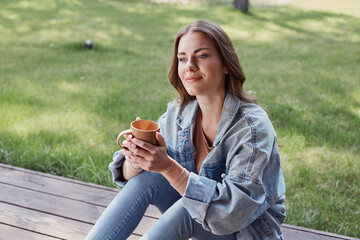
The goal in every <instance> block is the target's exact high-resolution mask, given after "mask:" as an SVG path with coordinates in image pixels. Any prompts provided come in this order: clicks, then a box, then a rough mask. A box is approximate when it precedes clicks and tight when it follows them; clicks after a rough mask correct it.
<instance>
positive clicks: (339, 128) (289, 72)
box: [0, 0, 360, 237]
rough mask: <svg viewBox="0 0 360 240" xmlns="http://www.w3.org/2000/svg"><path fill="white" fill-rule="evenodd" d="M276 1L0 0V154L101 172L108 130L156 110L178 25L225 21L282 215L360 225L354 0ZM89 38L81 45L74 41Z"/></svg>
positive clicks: (109, 142)
mask: <svg viewBox="0 0 360 240" xmlns="http://www.w3.org/2000/svg"><path fill="white" fill-rule="evenodd" d="M313 2H314V1H306V0H293V2H292V3H291V4H290V5H287V6H281V7H252V8H251V9H250V12H249V13H248V14H243V13H241V12H238V11H235V10H233V9H232V8H231V5H230V4H227V5H226V4H221V5H216V4H215V5H208V6H206V5H202V6H196V5H192V6H173V5H171V6H170V5H161V4H160V5H159V4H153V3H150V2H149V1H140V0H138V1H125V0H117V1H110V0H109V1H100V0H87V1H80V0H74V1H70V0H67V1H55V0H41V1H38V2H37V3H35V2H34V1H14V0H2V1H1V3H0V149H1V152H0V162H2V163H7V164H11V165H14V166H21V167H25V168H29V169H34V170H38V171H43V172H48V173H52V174H56V175H61V176H65V177H70V178H75V179H80V180H83V181H89V182H94V183H98V184H103V185H108V186H114V185H113V183H112V182H111V177H110V173H109V171H108V169H107V165H108V163H109V161H111V158H112V154H113V152H114V151H116V150H117V149H118V147H117V145H116V142H115V138H116V135H117V133H118V132H120V131H121V130H123V129H126V128H128V126H129V122H130V121H132V120H134V119H135V118H136V117H137V116H140V117H142V118H144V119H152V120H156V119H157V118H158V117H159V116H160V115H161V114H162V113H163V112H164V111H165V110H166V104H167V102H168V101H170V100H172V99H174V98H175V97H176V96H177V95H176V93H175V91H174V90H173V89H172V87H171V85H170V83H169V82H168V80H167V68H168V66H169V59H170V56H171V48H172V44H173V39H174V36H175V34H176V33H177V31H178V29H179V28H180V27H181V26H182V25H184V24H187V23H190V22H191V21H193V20H195V19H199V18H206V19H209V20H212V21H215V22H217V23H218V24H219V25H221V26H222V27H223V28H224V29H225V31H227V32H228V34H229V35H230V37H231V39H232V40H233V42H234V45H235V48H236V50H237V52H238V54H239V57H240V61H241V63H242V65H243V68H244V71H245V73H246V75H247V81H246V84H245V88H246V90H248V91H251V92H252V93H254V94H256V96H257V97H258V98H259V100H260V104H261V105H262V106H263V107H264V108H265V109H266V111H267V112H268V114H269V116H270V118H271V120H272V122H273V124H274V127H275V129H276V131H277V134H278V139H279V143H280V144H281V145H283V147H282V148H281V150H280V151H281V156H282V167H283V171H284V175H285V180H286V186H287V195H286V206H287V219H286V223H288V224H294V225H298V226H304V227H309V228H314V229H319V230H323V231H329V232H333V233H338V234H344V235H348V236H353V237H360V225H359V219H360V178H359V172H360V161H359V160H360V148H359V145H360V79H359V76H360V67H359V66H360V24H359V23H360V11H359V9H360V5H359V3H358V2H356V0H344V1H341V4H340V3H339V1H335V0H331V1H325V0H318V1H316V3H313ZM87 39H91V40H92V41H93V44H94V48H93V49H92V50H87V49H84V47H83V46H84V42H85V40H87Z"/></svg>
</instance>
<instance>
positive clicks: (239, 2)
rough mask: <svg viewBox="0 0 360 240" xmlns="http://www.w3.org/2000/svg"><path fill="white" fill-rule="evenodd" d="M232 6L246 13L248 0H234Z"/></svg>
mask: <svg viewBox="0 0 360 240" xmlns="http://www.w3.org/2000/svg"><path fill="white" fill-rule="evenodd" d="M233 6H234V8H235V9H239V10H240V11H242V12H244V13H247V12H248V11H249V0H234V2H233Z"/></svg>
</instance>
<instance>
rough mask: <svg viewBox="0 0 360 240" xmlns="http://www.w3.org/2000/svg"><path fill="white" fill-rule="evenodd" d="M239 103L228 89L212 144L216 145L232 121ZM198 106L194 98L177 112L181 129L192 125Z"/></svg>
mask: <svg viewBox="0 0 360 240" xmlns="http://www.w3.org/2000/svg"><path fill="white" fill-rule="evenodd" d="M240 104H241V102H240V101H239V100H238V99H236V97H235V96H234V95H233V94H232V93H230V92H229V91H228V92H227V94H226V97H225V100H224V105H223V109H222V112H221V118H220V124H219V129H218V132H217V133H216V137H215V141H214V144H213V145H214V146H216V145H217V144H218V143H219V141H220V140H221V138H222V137H223V135H224V134H225V131H226V130H227V129H228V127H229V124H230V123H231V122H232V120H233V118H234V117H235V115H236V113H237V111H238V109H239V106H240ZM198 107H199V104H198V102H197V101H196V100H194V101H192V102H190V103H189V104H187V105H186V106H184V109H183V111H182V113H181V114H179V117H178V119H177V123H178V125H179V126H180V127H181V128H182V129H185V128H189V127H191V126H192V125H194V121H195V116H196V112H197V110H198Z"/></svg>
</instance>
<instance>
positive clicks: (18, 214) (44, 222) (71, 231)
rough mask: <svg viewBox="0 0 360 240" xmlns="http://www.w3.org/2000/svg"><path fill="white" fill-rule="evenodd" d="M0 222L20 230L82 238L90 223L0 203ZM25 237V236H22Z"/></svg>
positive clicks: (74, 238) (59, 236)
mask: <svg viewBox="0 0 360 240" xmlns="http://www.w3.org/2000/svg"><path fill="white" fill-rule="evenodd" d="M0 222H1V223H4V224H7V225H10V226H16V227H18V228H21V229H22V230H28V231H33V232H36V233H40V234H44V235H48V236H53V237H57V238H60V239H72V240H77V239H79V240H80V239H81V240H83V239H84V237H85V236H86V234H87V233H88V232H89V231H90V229H91V227H92V224H88V223H83V222H79V221H74V220H71V219H66V218H63V217H58V216H54V215H50V214H47V213H43V212H39V211H35V210H31V209H27V208H22V207H18V206H14V205H11V204H7V203H1V204H0ZM24 239H26V238H24Z"/></svg>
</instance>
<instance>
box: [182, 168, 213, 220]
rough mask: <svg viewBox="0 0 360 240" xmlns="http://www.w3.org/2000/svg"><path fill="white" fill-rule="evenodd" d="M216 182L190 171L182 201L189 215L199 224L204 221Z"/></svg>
mask: <svg viewBox="0 0 360 240" xmlns="http://www.w3.org/2000/svg"><path fill="white" fill-rule="evenodd" d="M216 184H217V182H216V181H214V180H212V179H209V178H206V177H203V176H199V175H197V174H195V173H193V172H191V173H190V176H189V180H188V183H187V186H186V189H185V193H184V195H183V197H182V203H183V205H184V207H185V208H186V210H187V211H188V212H189V214H190V216H191V217H192V218H193V219H194V220H195V221H197V222H198V223H200V224H203V223H204V220H205V216H206V212H207V209H208V207H209V204H210V202H211V200H212V198H213V196H214V194H215V189H216Z"/></svg>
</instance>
